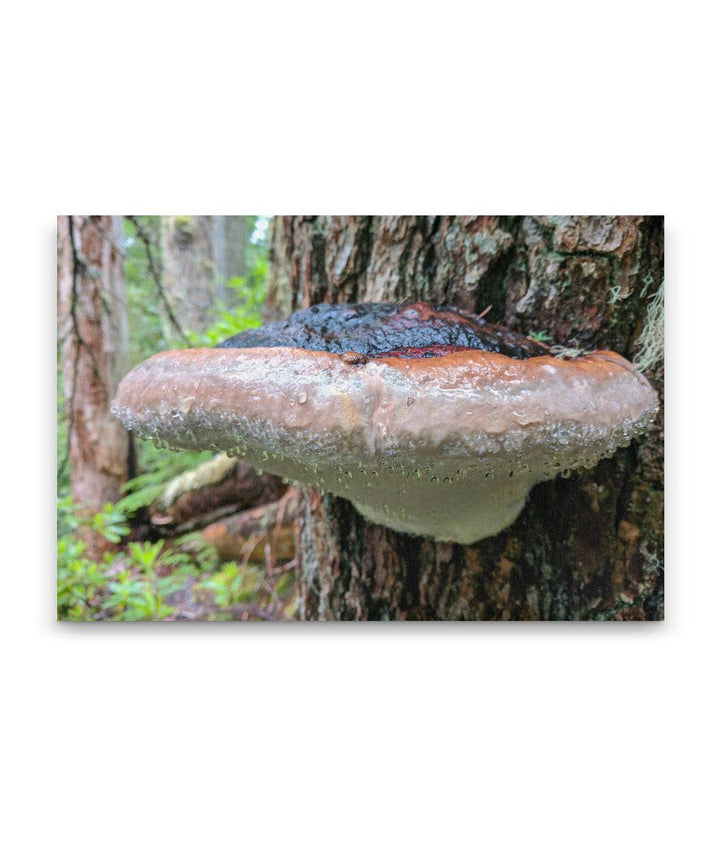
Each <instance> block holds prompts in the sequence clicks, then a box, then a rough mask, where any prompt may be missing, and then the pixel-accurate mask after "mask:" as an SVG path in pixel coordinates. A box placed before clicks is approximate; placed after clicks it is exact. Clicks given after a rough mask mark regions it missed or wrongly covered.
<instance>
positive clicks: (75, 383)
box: [58, 217, 130, 556]
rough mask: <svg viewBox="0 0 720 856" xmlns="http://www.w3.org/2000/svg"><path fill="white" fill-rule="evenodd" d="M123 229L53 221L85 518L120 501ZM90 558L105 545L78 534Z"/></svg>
mask: <svg viewBox="0 0 720 856" xmlns="http://www.w3.org/2000/svg"><path fill="white" fill-rule="evenodd" d="M121 241H122V227H121V225H120V221H119V219H118V218H114V217H58V324H59V334H60V342H61V362H62V372H63V391H64V396H65V408H66V414H67V420H68V456H69V460H70V466H71V481H72V492H73V498H74V500H75V502H77V503H78V504H79V505H80V506H81V508H82V510H83V512H84V513H86V514H88V515H91V514H94V513H96V512H98V511H101V510H102V509H103V507H104V506H105V505H106V504H107V503H109V502H116V501H117V500H118V499H120V496H121V486H122V484H123V483H124V482H126V481H127V479H128V460H129V450H130V439H129V436H128V433H127V431H125V429H124V428H123V427H122V425H121V424H120V422H119V421H118V420H117V419H116V418H115V417H114V416H113V415H112V414H111V413H110V403H111V401H112V398H113V395H114V393H115V390H116V388H117V384H118V382H119V380H120V379H121V378H122V377H123V375H124V374H125V373H126V372H127V371H128V370H129V368H130V358H129V341H128V329H127V306H126V293H125V277H124V272H123V257H122V250H121ZM83 537H84V538H85V540H86V542H87V550H88V554H89V555H91V556H100V555H102V552H103V551H104V550H105V549H107V547H108V546H109V545H108V542H106V541H105V540H104V539H103V538H101V537H100V536H99V535H98V534H97V533H94V532H90V531H87V532H83Z"/></svg>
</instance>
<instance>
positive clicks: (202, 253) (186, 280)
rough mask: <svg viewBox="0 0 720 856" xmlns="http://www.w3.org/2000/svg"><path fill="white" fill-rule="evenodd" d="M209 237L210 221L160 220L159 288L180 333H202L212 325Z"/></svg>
mask: <svg viewBox="0 0 720 856" xmlns="http://www.w3.org/2000/svg"><path fill="white" fill-rule="evenodd" d="M212 234H213V224H212V218H211V217H204V216H200V217H188V216H175V217H162V218H161V245H162V257H163V287H164V291H165V295H166V296H167V300H168V302H169V304H170V307H171V309H172V313H173V316H174V319H175V321H176V322H177V324H178V325H179V326H180V328H181V329H182V331H183V333H190V332H192V333H204V332H205V330H206V329H207V328H208V327H209V326H210V324H211V323H212V310H213V308H214V306H215V302H216V299H217V285H216V282H217V272H216V269H215V261H214V257H213V247H212ZM173 332H174V331H173Z"/></svg>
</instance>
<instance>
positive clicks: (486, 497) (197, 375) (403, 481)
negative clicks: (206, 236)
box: [114, 313, 657, 543]
mask: <svg viewBox="0 0 720 856" xmlns="http://www.w3.org/2000/svg"><path fill="white" fill-rule="evenodd" d="M398 314H399V313H398ZM507 332H509V331H507ZM511 335H512V336H513V337H517V334H511ZM431 338H432V337H431ZM519 338H520V339H521V338H522V337H519ZM231 341H232V340H231ZM423 341H425V342H426V340H423ZM524 341H525V342H530V340H524ZM513 342H514V344H513V347H515V345H516V344H517V342H515V341H514V340H513ZM345 344H346V343H345V342H343V341H340V343H339V345H338V352H330V351H329V350H311V349H307V348H297V347H288V346H286V345H270V346H264V345H262V344H261V345H259V346H254V345H253V346H250V347H231V346H230V347H221V348H215V349H189V350H183V351H168V352H164V353H161V354H156V355H155V356H153V357H151V358H150V359H148V360H146V361H145V362H144V363H142V364H141V365H139V366H137V367H136V368H135V369H133V371H131V372H130V374H129V375H127V376H126V377H125V379H124V380H123V381H122V382H121V384H120V387H119V390H118V394H117V398H116V401H115V403H114V411H115V413H116V414H117V415H118V416H119V417H120V419H121V420H122V422H123V424H124V425H125V426H126V427H127V428H129V429H132V430H134V431H136V432H137V433H138V434H140V435H141V436H144V437H149V438H151V439H153V440H154V441H155V442H156V443H160V444H167V445H170V446H173V447H180V448H190V449H216V450H223V451H227V452H229V453H231V454H235V455H238V456H239V457H242V458H244V459H246V460H247V461H249V462H250V463H252V464H254V465H255V466H256V467H258V468H261V469H263V470H266V471H268V472H271V473H275V474H277V475H280V476H283V477H284V478H286V479H289V480H294V481H299V482H305V483H308V484H313V485H316V486H318V487H319V488H321V489H323V490H326V491H328V492H330V493H333V494H336V495H338V496H342V497H345V498H347V499H349V500H350V501H351V502H352V503H353V504H354V505H355V506H356V508H357V509H358V511H360V512H361V513H362V514H363V515H364V516H365V517H367V518H368V519H369V520H371V521H373V522H375V523H380V524H382V525H385V526H389V527H391V528H393V529H396V530H399V531H402V532H409V533H412V534H417V535H426V536H430V537H432V538H436V539H438V540H443V541H457V542H460V543H471V542H473V541H476V540H478V539H480V538H483V537H487V536H489V535H494V534H496V533H497V532H499V531H500V530H502V529H503V528H505V527H506V526H508V525H509V524H510V523H512V522H513V521H514V520H515V518H516V517H517V515H518V514H519V513H520V510H521V509H522V507H523V505H524V503H525V500H526V498H527V494H528V492H529V490H530V488H531V487H532V486H533V485H534V484H536V483H537V482H539V481H542V480H544V479H548V478H551V477H552V476H554V475H555V474H556V473H558V472H564V471H569V470H573V469H576V468H578V467H592V466H594V465H595V464H596V463H597V461H598V460H599V459H600V458H603V457H609V456H611V455H612V454H614V452H615V450H616V449H617V447H618V446H624V445H628V444H629V443H630V442H631V440H632V439H633V438H635V437H637V436H639V435H640V434H641V433H642V432H643V431H644V430H645V429H646V428H647V427H648V425H649V424H650V423H651V422H652V420H653V418H654V416H655V413H656V411H657V396H656V394H655V392H654V390H653V389H652V387H651V386H650V384H649V383H648V381H647V380H646V379H645V378H644V377H643V376H642V375H641V374H639V373H638V372H637V371H636V370H635V369H634V368H633V366H632V365H631V364H630V363H629V362H628V361H627V360H625V359H624V358H623V357H621V356H619V355H618V354H615V353H612V352H610V351H598V352H595V353H593V354H589V355H585V356H580V357H576V358H574V359H560V358H557V357H553V356H550V355H549V354H547V353H546V352H545V349H543V351H542V355H528V356H525V357H524V358H517V357H513V356H509V355H508V354H506V353H497V352H494V351H490V350H479V349H477V348H476V347H467V346H458V345H453V344H449V345H448V344H442V343H441V344H434V343H433V342H431V343H430V344H429V345H428V344H426V343H425V344H423V345H422V346H420V347H411V346H405V347H401V348H395V349H391V350H390V353H393V350H394V351H395V352H396V353H400V354H402V356H392V355H391V356H377V355H374V356H373V355H372V354H370V355H369V356H368V354H367V351H368V350H371V349H369V348H367V347H366V348H365V349H364V350H365V353H363V348H362V347H361V343H360V344H358V343H357V342H356V348H355V349H354V350H353V352H352V358H350V359H348V358H347V356H348V352H347V351H342V352H341V350H342V348H343V347H344V346H345ZM532 345H533V346H534V345H536V343H532ZM527 348H528V350H530V352H531V353H532V354H536V353H537V351H536V350H534V349H533V347H532V346H531V345H528V346H527ZM410 352H412V355H409V354H410ZM415 352H420V354H421V355H422V358H417V355H416V353H415ZM385 353H387V352H385ZM428 353H429V354H430V356H427V354H428Z"/></svg>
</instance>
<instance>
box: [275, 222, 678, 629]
mask: <svg viewBox="0 0 720 856" xmlns="http://www.w3.org/2000/svg"><path fill="white" fill-rule="evenodd" d="M662 279H663V223H662V218H659V217H487V216H485V217H283V218H278V219H277V220H276V221H275V222H274V225H273V235H272V242H271V281H270V290H269V313H270V315H271V316H273V317H277V315H283V314H287V313H288V312H289V311H292V310H294V309H298V308H301V307H305V306H308V305H311V304H314V303H319V302H323V301H325V302H330V303H339V302H344V301H357V302H365V301H380V300H402V299H405V298H412V299H429V300H434V301H436V302H439V303H441V304H454V305H455V306H458V307H460V308H462V309H465V310H469V311H472V312H478V313H479V312H482V311H483V310H485V309H486V307H488V306H491V307H492V308H491V309H490V311H489V312H488V314H487V315H486V317H487V318H488V319H489V320H491V321H501V322H504V323H506V324H508V325H509V326H510V327H512V328H514V329H517V330H519V331H521V332H523V333H526V334H527V333H535V334H538V333H545V334H546V335H548V337H549V338H550V339H552V340H553V341H554V342H556V343H558V344H562V345H565V346H568V347H573V348H583V349H597V348H609V349H612V350H615V351H618V352H619V353H621V354H623V355H625V356H627V357H629V358H632V357H633V356H637V357H638V358H639V362H642V368H643V370H644V371H645V374H646V376H647V377H648V378H649V380H650V381H651V382H652V383H653V385H654V386H655V388H656V389H657V391H658V393H659V394H660V396H661V399H662V392H663V367H662ZM303 493H304V497H305V503H304V513H303V522H302V528H301V536H300V561H301V570H300V574H299V577H300V617H301V618H304V619H317V618H319V619H440V620H444V619H460V618H463V619H490V620H493V619H495V620H497V619H556V620H557V619H560V620H567V619H609V618H613V619H626V620H628V619H629V620H648V619H658V618H661V617H662V614H663V588H662V586H663V580H662V568H663V422H662V411H661V413H660V415H659V416H658V418H657V420H656V422H655V424H654V426H653V427H652V429H651V430H650V431H649V432H648V433H647V434H646V435H645V436H644V437H643V438H642V439H641V440H640V441H639V442H635V443H634V444H633V445H632V446H631V447H629V448H627V449H621V450H619V451H618V453H617V454H616V455H615V456H614V457H613V458H612V459H610V460H605V461H602V462H601V463H600V464H599V465H598V466H597V467H595V468H594V469H592V470H591V471H589V472H585V473H580V472H575V473H573V474H572V475H571V476H570V477H569V478H566V479H563V478H556V479H554V480H553V481H550V482H544V483H542V484H539V485H537V486H536V487H535V488H534V489H533V491H532V492H531V495H530V498H529V500H528V503H527V505H526V507H525V509H524V511H523V512H522V514H521V515H520V517H519V518H518V520H517V521H516V522H515V523H514V524H513V525H512V526H511V527H509V528H508V529H506V530H505V531H503V532H501V533H500V534H498V535H496V536H494V537H492V538H487V539H484V540H482V541H479V542H477V543H476V544H473V545H471V546H469V547H464V546H461V545H458V544H451V543H436V542H433V541H431V540H427V539H423V538H418V537H412V536H408V535H402V534H399V533H396V532H393V531H390V530H388V529H384V528H383V527H380V526H376V525H373V524H371V523H369V522H367V521H366V520H364V519H363V518H362V517H361V516H360V515H359V514H358V513H357V512H356V511H355V509H354V508H353V506H352V505H351V504H350V503H349V502H347V501H345V500H342V499H338V498H335V497H331V496H325V497H322V496H321V495H320V494H319V493H318V492H317V491H316V490H314V489H311V488H305V489H303Z"/></svg>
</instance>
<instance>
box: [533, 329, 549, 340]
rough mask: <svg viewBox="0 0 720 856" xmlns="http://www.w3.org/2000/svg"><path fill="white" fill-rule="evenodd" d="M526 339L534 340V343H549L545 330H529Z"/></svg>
mask: <svg viewBox="0 0 720 856" xmlns="http://www.w3.org/2000/svg"><path fill="white" fill-rule="evenodd" d="M528 339H534V340H535V341H536V342H549V341H551V339H550V336H549V334H548V332H547V330H531V331H530V332H529V333H528Z"/></svg>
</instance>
